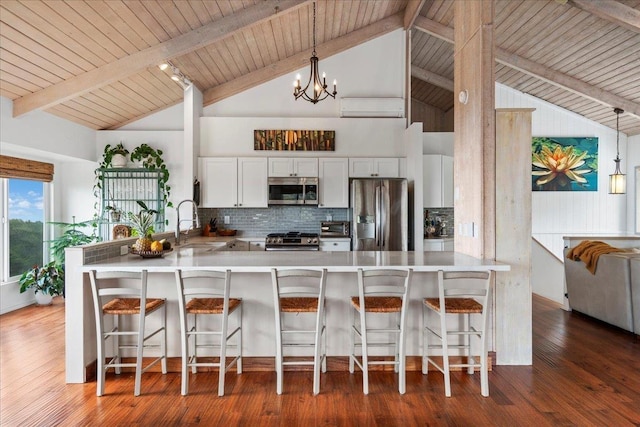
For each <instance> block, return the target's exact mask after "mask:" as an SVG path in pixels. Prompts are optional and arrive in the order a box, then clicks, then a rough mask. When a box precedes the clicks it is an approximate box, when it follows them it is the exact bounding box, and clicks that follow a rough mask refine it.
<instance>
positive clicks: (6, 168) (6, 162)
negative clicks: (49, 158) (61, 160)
mask: <svg viewBox="0 0 640 427" xmlns="http://www.w3.org/2000/svg"><path fill="white" fill-rule="evenodd" d="M0 178H20V179H31V180H34V181H44V182H51V181H53V165H52V164H51V163H44V162H38V161H35V160H27V159H20V158H18V157H10V156H0Z"/></svg>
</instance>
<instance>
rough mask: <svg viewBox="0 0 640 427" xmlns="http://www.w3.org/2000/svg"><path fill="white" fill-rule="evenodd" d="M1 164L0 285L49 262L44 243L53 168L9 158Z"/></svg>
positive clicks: (45, 164)
mask: <svg viewBox="0 0 640 427" xmlns="http://www.w3.org/2000/svg"><path fill="white" fill-rule="evenodd" d="M0 162H1V163H2V169H1V176H0V217H1V219H2V224H1V225H2V228H1V230H0V242H2V244H0V261H1V262H0V281H2V282H7V281H9V280H10V279H12V280H15V279H17V277H19V276H20V275H21V274H22V273H24V272H25V271H27V270H28V269H30V268H31V267H33V266H34V265H36V264H37V265H42V264H43V263H46V262H48V261H49V251H48V250H46V249H45V248H46V247H47V246H46V244H45V242H46V241H47V240H48V238H49V233H48V229H49V228H50V227H48V226H46V224H47V222H48V221H49V220H50V218H49V215H50V209H49V202H48V201H49V200H50V186H51V184H50V181H51V180H52V178H53V165H51V164H48V163H41V162H36V161H33V160H24V159H19V158H15V157H8V156H0ZM25 178H26V179H25Z"/></svg>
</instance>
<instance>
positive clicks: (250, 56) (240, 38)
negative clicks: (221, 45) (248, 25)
mask: <svg viewBox="0 0 640 427" xmlns="http://www.w3.org/2000/svg"><path fill="white" fill-rule="evenodd" d="M249 32H250V31H244V33H243V34H239V33H236V34H234V35H233V38H232V40H233V43H231V44H233V45H234V46H235V47H236V49H237V50H238V53H239V54H240V55H239V57H238V59H236V61H239V60H240V59H242V63H243V65H244V66H245V67H246V68H247V71H254V70H257V69H258V68H262V67H263V66H264V65H261V66H258V63H260V62H262V60H261V58H260V53H259V52H256V53H257V55H255V56H254V52H252V51H251V49H249V45H248V44H247V40H246V38H245V34H247V33H249ZM243 68H244V67H243Z"/></svg>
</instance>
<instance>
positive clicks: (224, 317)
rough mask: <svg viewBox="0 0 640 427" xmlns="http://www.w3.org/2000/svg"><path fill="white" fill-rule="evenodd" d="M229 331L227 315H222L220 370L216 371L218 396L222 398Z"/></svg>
mask: <svg viewBox="0 0 640 427" xmlns="http://www.w3.org/2000/svg"><path fill="white" fill-rule="evenodd" d="M228 331H229V313H223V315H222V331H221V333H220V369H219V370H218V373H219V374H218V396H224V378H225V374H226V372H227V336H228Z"/></svg>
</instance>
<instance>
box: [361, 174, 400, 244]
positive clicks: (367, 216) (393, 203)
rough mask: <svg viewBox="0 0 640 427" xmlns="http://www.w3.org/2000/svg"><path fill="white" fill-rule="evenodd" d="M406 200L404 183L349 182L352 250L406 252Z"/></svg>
mask: <svg viewBox="0 0 640 427" xmlns="http://www.w3.org/2000/svg"><path fill="white" fill-rule="evenodd" d="M408 198H409V197H408V190H407V180H406V179H368V178H363V179H354V180H353V181H351V205H350V206H351V210H352V215H353V218H352V221H351V224H352V228H353V229H352V238H353V250H354V251H406V250H408V236H409V227H408V223H409V217H408V214H409V202H408Z"/></svg>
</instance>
